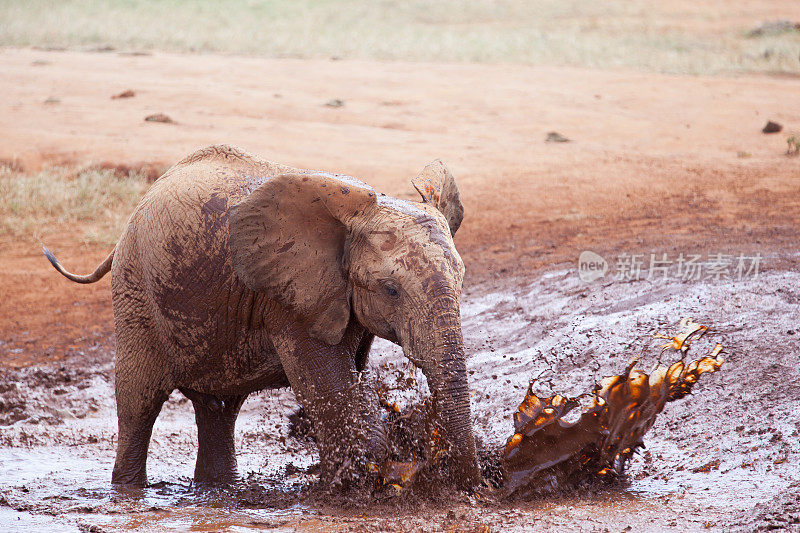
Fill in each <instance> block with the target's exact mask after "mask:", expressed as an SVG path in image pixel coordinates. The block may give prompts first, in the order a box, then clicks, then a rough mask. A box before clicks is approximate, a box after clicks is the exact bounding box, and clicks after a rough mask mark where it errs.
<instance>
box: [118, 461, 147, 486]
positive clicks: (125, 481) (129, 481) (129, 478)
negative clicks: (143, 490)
mask: <svg viewBox="0 0 800 533" xmlns="http://www.w3.org/2000/svg"><path fill="white" fill-rule="evenodd" d="M111 484H112V485H118V486H123V487H145V486H147V474H145V471H144V469H143V468H132V469H131V468H128V469H126V468H124V467H118V466H114V470H113V472H112V474H111Z"/></svg>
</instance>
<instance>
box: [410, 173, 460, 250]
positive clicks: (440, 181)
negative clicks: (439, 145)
mask: <svg viewBox="0 0 800 533" xmlns="http://www.w3.org/2000/svg"><path fill="white" fill-rule="evenodd" d="M411 184H412V185H413V186H414V188H415V189H417V192H418V193H419V194H420V196H422V201H423V202H425V203H428V204H432V205H433V206H434V207H436V209H438V210H439V211H440V212H441V213H442V214H443V215H444V218H445V219H447V223H448V225H449V226H450V234H451V235H455V234H456V231H457V230H458V228H459V226H461V221H462V220H463V219H464V206H463V205H462V204H461V195H460V194H459V192H458V187H457V186H456V180H455V178H453V175H452V174H450V171H449V170H447V167H446V166H445V165H444V163H442V161H441V160H439V159H437V160H435V161H434V162H432V163H430V164H429V165H428V166H426V167H425V168H424V169H422V172H420V173H419V176H417V177H416V178H414V179H413V180H411Z"/></svg>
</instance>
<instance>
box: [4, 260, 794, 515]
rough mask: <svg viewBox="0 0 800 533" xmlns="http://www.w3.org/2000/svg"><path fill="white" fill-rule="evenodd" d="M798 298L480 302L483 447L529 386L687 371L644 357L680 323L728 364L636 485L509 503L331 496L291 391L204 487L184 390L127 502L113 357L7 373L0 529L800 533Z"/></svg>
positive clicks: (681, 289)
mask: <svg viewBox="0 0 800 533" xmlns="http://www.w3.org/2000/svg"><path fill="white" fill-rule="evenodd" d="M799 296H800V275H798V274H795V273H792V272H784V271H769V272H762V273H761V274H760V275H759V276H758V278H756V279H746V280H743V281H736V282H731V281H727V282H714V281H704V282H694V283H682V282H679V281H671V280H663V281H660V282H658V283H654V282H653V283H651V282H647V281H636V282H618V281H611V282H608V281H607V282H605V283H601V282H595V283H591V284H586V283H583V282H581V281H580V280H579V279H578V276H577V274H576V273H575V271H574V270H571V271H554V272H549V273H545V274H543V275H541V276H538V277H535V278H532V280H531V281H530V283H528V284H527V285H525V286H524V287H518V286H515V288H514V289H509V290H506V291H502V292H499V291H496V290H493V291H491V292H485V291H484V292H482V291H481V290H480V287H479V288H475V289H472V290H470V291H469V292H468V293H466V294H465V296H464V302H463V310H462V315H463V317H462V318H463V328H464V338H465V342H466V344H467V353H468V356H469V361H468V371H469V373H470V385H471V388H472V405H473V417H474V427H475V431H476V435H477V437H478V438H479V440H480V443H481V447H482V448H483V449H484V450H501V449H503V448H504V447H505V446H506V445H507V442H508V439H509V436H511V435H513V434H514V432H515V426H514V421H513V420H512V413H513V412H514V410H515V409H516V408H517V406H519V405H520V401H521V400H522V399H523V398H525V397H526V391H528V387H529V385H530V382H531V380H532V379H535V382H534V385H533V388H532V389H531V390H532V392H533V393H535V394H536V395H537V396H538V397H539V398H547V397H550V396H553V395H555V394H560V395H563V396H564V397H578V396H580V395H581V394H583V393H585V392H587V391H590V390H592V388H593V387H594V385H595V384H596V383H599V382H600V381H601V380H602V378H603V377H605V376H613V375H617V374H619V373H620V372H622V371H624V370H625V369H626V368H627V367H628V365H629V363H630V360H631V358H632V357H633V356H641V357H640V360H639V362H638V368H642V369H644V370H645V371H651V370H652V369H653V368H654V367H656V366H657V364H658V363H659V362H660V363H661V364H662V365H663V364H669V363H671V362H672V361H674V358H668V357H664V358H663V359H662V360H661V361H659V351H658V350H655V353H651V352H646V353H644V354H642V353H641V348H642V347H644V346H649V345H652V341H653V339H652V333H653V332H654V331H662V332H674V331H676V329H678V322H679V320H680V319H681V318H682V317H693V318H694V319H695V320H696V321H697V322H699V323H702V324H706V325H709V326H710V328H711V329H710V331H709V333H708V334H707V335H706V336H705V337H703V338H702V339H700V340H698V341H696V342H697V344H696V345H695V346H694V347H693V348H692V350H693V352H694V354H695V356H696V357H700V356H702V355H705V354H708V353H710V352H711V351H712V350H713V348H714V344H715V343H716V342H717V341H719V342H721V343H722V344H723V345H724V347H725V353H724V357H725V363H724V365H723V367H722V369H721V370H720V371H719V372H715V373H711V374H708V375H704V376H702V378H701V380H700V383H698V384H697V385H696V386H695V387H694V389H693V391H692V394H691V395H689V396H688V397H687V398H684V399H682V400H681V401H678V402H674V403H670V404H669V405H667V406H666V408H665V409H664V411H663V412H662V413H661V414H660V415H659V416H658V417H657V418H656V420H655V423H654V424H653V427H652V428H651V429H650V430H649V432H647V434H646V435H645V436H644V438H643V441H644V445H645V447H644V448H641V449H639V450H638V453H636V454H633V455H632V456H631V457H630V460H629V461H628V464H627V469H626V472H625V475H624V476H619V477H616V478H615V479H614V480H613V481H612V482H611V483H596V482H591V483H588V482H587V483H578V484H572V485H571V486H570V487H569V488H568V489H565V488H563V487H562V488H561V489H559V488H558V487H556V490H548V491H542V492H541V493H539V494H537V495H534V496H531V495H527V496H526V497H525V498H522V499H515V500H513V501H506V500H502V499H499V498H496V497H494V496H493V495H492V493H491V492H484V493H482V492H477V493H475V494H464V493H458V492H455V491H447V490H443V491H442V492H441V495H440V496H439V497H435V498H431V497H429V496H425V495H420V494H418V493H416V492H415V491H414V490H413V489H412V490H406V489H404V490H400V491H398V490H396V489H394V488H387V489H386V490H385V491H383V492H378V493H377V496H375V495H373V496H374V497H373V498H371V499H366V498H359V497H357V496H354V497H353V498H351V499H349V500H347V499H342V498H340V497H328V496H325V495H324V494H322V493H321V492H320V491H319V490H318V489H317V487H316V485H315V482H316V479H317V474H316V468H315V466H314V465H315V464H316V463H317V460H318V458H317V454H316V449H315V444H314V442H313V440H312V439H309V438H307V436H306V434H305V433H304V432H303V431H296V429H297V425H298V422H299V421H298V420H297V419H296V418H295V423H290V417H291V416H293V415H294V414H295V413H296V412H297V407H298V404H297V402H296V400H295V398H294V396H293V394H292V393H291V391H290V390H288V389H286V390H279V391H270V392H262V393H259V394H255V395H252V396H251V397H250V398H248V400H247V401H246V402H245V404H244V406H243V409H242V413H241V415H240V417H239V421H238V425H237V436H236V438H237V450H238V460H239V472H240V474H241V476H242V481H241V482H240V483H238V484H237V485H236V486H233V487H229V488H225V489H220V488H207V487H197V486H194V485H193V484H192V482H191V476H192V471H193V468H194V459H195V453H196V437H197V436H196V429H195V426H194V417H193V413H192V410H191V404H190V402H189V401H188V400H186V399H185V398H184V397H183V396H181V395H180V394H179V393H177V392H176V393H174V394H173V396H172V397H171V398H170V400H169V401H168V402H167V404H166V405H165V406H164V410H163V411H162V413H161V415H160V417H159V419H158V421H157V422H156V425H155V428H154V433H153V439H152V443H151V446H150V453H149V461H148V476H149V479H150V481H151V484H150V486H148V487H147V488H145V489H139V490H114V489H112V488H111V485H110V475H111V468H112V464H113V459H114V451H115V445H116V442H115V436H116V417H115V410H114V396H113V381H114V375H113V351H112V350H110V349H109V348H108V346H109V345H112V346H113V343H111V344H110V343H107V342H102V343H97V344H96V345H95V346H94V348H90V349H84V350H82V351H76V352H75V353H74V354H73V355H72V356H71V357H70V358H68V359H67V360H64V361H61V362H59V363H54V364H52V365H40V366H36V367H29V368H23V369H18V370H3V372H2V375H1V376H0V523H2V524H3V525H4V529H9V528H10V531H35V530H60V531H128V530H139V531H186V530H194V531H258V530H271V531H282V530H283V531H295V530H300V531H308V530H310V531H322V530H325V531H328V530H333V531H375V530H386V531H444V530H457V531H500V530H503V531H528V530H530V529H531V528H536V530H539V531H563V530H576V531H604V530H609V531H621V530H626V528H629V529H627V530H629V531H669V530H674V531H694V530H703V531H707V530H712V531H713V530H720V531H721V530H725V531H729V530H741V531H753V530H760V529H761V530H767V529H792V528H795V529H799V528H800V507H798V505H797V501H798V500H799V499H800V471H798V469H797V468H796V466H795V465H796V464H797V462H798V459H800V457H798V455H799V454H800V435H799V432H800V422H798V418H797V413H798V412H800V369H798V365H797V354H798V353H800V350H799V349H800V339H798V331H797V329H798V326H799V325H800V324H798V322H799V321H798V317H800V298H799ZM664 342H668V341H664ZM704 343H705V344H704ZM690 359H691V358H690ZM370 372H371V373H372V375H373V377H374V378H375V379H378V380H379V381H381V382H382V383H385V384H386V391H385V393H384V396H383V398H384V401H385V402H386V404H387V405H390V406H393V405H397V408H398V409H399V410H400V411H401V412H402V411H403V410H407V409H409V408H411V407H413V406H414V405H418V404H420V403H421V402H422V401H423V400H424V398H425V397H426V396H427V394H428V391H427V386H426V384H425V380H424V377H423V376H422V375H421V373H418V374H417V375H416V378H414V377H413V376H412V373H411V371H410V369H409V368H408V365H407V362H406V360H405V359H404V358H403V357H402V354H401V352H400V349H399V348H397V347H395V346H393V345H391V344H389V343H386V342H382V341H381V342H376V343H375V346H374V347H373V351H372V353H371V356H370ZM292 428H294V430H292Z"/></svg>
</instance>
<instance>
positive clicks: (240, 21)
mask: <svg viewBox="0 0 800 533" xmlns="http://www.w3.org/2000/svg"><path fill="white" fill-rule="evenodd" d="M793 17H794V18H797V19H800V9H798V8H797V4H796V2H794V1H786V2H759V1H755V0H740V1H738V2H735V3H731V2H727V1H724V0H709V1H707V2H688V1H682V0H668V1H665V2H636V1H625V0H608V1H605V2H592V1H588V0H561V1H558V2H556V1H553V0H549V1H544V0H529V1H525V0H471V1H464V0H409V1H407V2H396V1H390V0H373V1H367V0H336V1H334V0H316V1H312V0H293V1H288V0H220V1H216V2H211V1H207V2H201V1H194V0H62V1H59V2H50V1H46V0H4V1H3V2H0V20H2V21H3V23H2V24H0V44H2V45H15V46H44V47H70V48H89V49H91V48H97V49H103V48H107V47H113V48H116V49H128V50H131V49H135V50H143V49H148V50H149V49H157V50H169V51H195V52H207V51H213V52H229V53H237V54H255V55H267V56H292V57H329V56H339V57H346V58H371V59H391V60H431V61H482V62H520V63H534V64H571V65H582V66H597V67H617V66H621V67H634V68H641V69H646V70H654V71H659V72H679V73H717V72H740V71H761V72H793V73H798V72H800V61H799V60H798V53H799V52H800V32H797V31H786V32H780V33H777V34H772V35H764V36H760V37H748V36H747V32H748V31H749V30H750V29H752V28H753V27H754V26H755V25H757V24H758V23H759V22H761V21H762V20H773V19H776V18H787V19H793Z"/></svg>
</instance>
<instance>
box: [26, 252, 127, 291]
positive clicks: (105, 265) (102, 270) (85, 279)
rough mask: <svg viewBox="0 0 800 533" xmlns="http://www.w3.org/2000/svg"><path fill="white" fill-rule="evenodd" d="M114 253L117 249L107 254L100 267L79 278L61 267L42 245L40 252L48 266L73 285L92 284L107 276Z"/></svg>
mask: <svg viewBox="0 0 800 533" xmlns="http://www.w3.org/2000/svg"><path fill="white" fill-rule="evenodd" d="M116 251H117V247H116V246H114V249H113V250H111V253H110V254H108V257H106V258H105V260H104V261H103V262H102V263H100V265H99V266H98V267H97V268H95V269H94V272H92V273H91V274H87V275H85V276H80V275H78V274H72V273H71V272H67V271H66V270H65V269H64V267H63V266H61V263H59V262H58V259H56V256H54V255H53V252H51V251H50V250H48V249H47V248H46V247H45V246H44V245H42V252H44V255H45V256H46V257H47V259H48V261H50V264H51V265H53V268H55V269H56V270H58V271H59V272H61V274H63V275H64V276H65V277H67V278H68V279H71V280H72V281H74V282H75V283H94V282H95V281H98V280H99V279H100V278H102V277H103V276H105V275H106V274H108V271H109V270H111V263H113V262H114V252H116Z"/></svg>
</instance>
